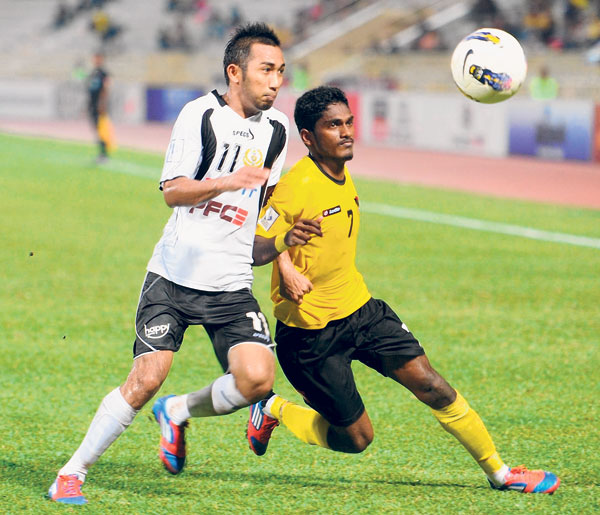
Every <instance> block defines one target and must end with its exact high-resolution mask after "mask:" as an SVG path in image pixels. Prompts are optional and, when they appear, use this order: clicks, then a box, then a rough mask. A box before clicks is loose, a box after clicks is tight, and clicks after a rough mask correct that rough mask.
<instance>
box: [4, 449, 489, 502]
mask: <svg viewBox="0 0 600 515" xmlns="http://www.w3.org/2000/svg"><path fill="white" fill-rule="evenodd" d="M61 463H62V462H61ZM58 466H60V465H57V463H56V462H54V460H49V459H40V460H35V461H34V460H28V461H22V462H20V463H18V462H15V461H10V460H7V459H2V458H0V470H2V471H3V474H2V475H3V476H4V477H3V479H4V480H6V481H7V482H8V483H13V484H19V485H20V486H21V487H23V488H25V489H26V490H29V491H30V492H31V495H32V497H39V498H40V499H41V498H45V496H46V493H47V491H48V488H49V487H50V485H51V484H52V481H53V480H54V478H55V477H56V476H55V474H56V471H57V468H58ZM199 466H202V465H200V464H196V465H195V466H194V467H190V468H189V469H187V470H186V471H184V472H183V473H182V474H181V475H179V476H172V475H171V474H169V473H167V472H166V471H165V470H162V469H160V468H159V467H160V465H159V464H158V463H157V464H156V467H151V468H147V467H142V466H140V463H139V462H124V461H120V462H118V463H117V462H114V461H112V462H111V461H100V462H98V463H97V464H96V465H95V466H94V469H93V471H92V473H91V474H90V476H89V481H88V483H89V486H90V487H92V488H94V487H96V488H100V489H105V490H108V491H111V490H112V491H117V490H119V491H123V492H125V493H127V495H132V494H134V495H140V496H145V495H147V494H148V493H151V494H152V496H170V495H181V494H182V489H184V490H187V489H188V488H189V487H190V485H197V484H199V483H206V482H207V483H210V484H221V485H226V484H228V483H230V484H231V485H232V487H234V488H239V486H240V485H244V489H246V490H249V491H252V490H256V489H261V490H262V489H265V488H267V487H269V485H273V486H281V485H293V486H294V488H317V489H324V490H330V491H339V490H343V491H349V490H350V489H351V488H353V487H354V486H356V485H357V484H358V483H360V485H361V488H363V489H364V488H369V486H371V487H373V488H374V489H377V488H380V487H381V486H382V485H389V486H390V487H398V486H406V487H415V488H427V489H429V488H441V489H443V488H451V489H456V488H461V489H471V490H481V489H486V490H487V489H488V487H487V486H486V485H481V486H473V485H469V484H460V483H456V482H452V481H435V482H433V481H427V482H423V481H419V480H418V479H415V478H414V477H412V478H410V479H409V478H406V479H402V478H398V479H395V478H393V477H386V478H372V479H371V478H365V477H355V476H345V475H343V474H341V473H338V474H337V475H331V474H324V475H323V476H319V475H317V474H307V473H285V472H273V471H272V470H263V471H261V470H258V469H257V470H255V471H252V472H236V471H235V470H220V469H217V468H215V467H214V465H212V464H211V465H210V468H208V467H207V468H206V469H205V470H202V471H200V470H198V468H199ZM257 466H258V465H257ZM186 483H187V485H186ZM136 485H137V486H136Z"/></svg>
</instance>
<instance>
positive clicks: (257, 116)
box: [211, 89, 263, 121]
mask: <svg viewBox="0 0 600 515" xmlns="http://www.w3.org/2000/svg"><path fill="white" fill-rule="evenodd" d="M211 93H212V94H213V95H214V96H215V98H216V99H217V102H219V105H220V106H221V107H227V108H228V109H229V110H230V111H231V112H232V113H234V114H235V115H236V116H239V117H240V118H241V119H242V120H252V121H259V120H260V117H261V116H262V114H263V111H259V112H258V113H256V114H254V115H252V116H249V117H248V118H244V117H242V116H240V115H239V114H238V113H236V112H235V111H234V110H233V109H231V107H229V104H228V103H227V102H225V100H223V97H222V96H221V95H219V93H218V92H217V90H216V89H213V90H212V91H211Z"/></svg>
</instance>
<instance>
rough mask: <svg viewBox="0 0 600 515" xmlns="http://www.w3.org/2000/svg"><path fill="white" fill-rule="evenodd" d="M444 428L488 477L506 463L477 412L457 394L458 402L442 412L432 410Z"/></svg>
mask: <svg viewBox="0 0 600 515" xmlns="http://www.w3.org/2000/svg"><path fill="white" fill-rule="evenodd" d="M431 411H432V412H433V415H434V416H435V418H437V419H438V421H439V423H440V424H441V425H442V427H443V428H444V429H445V430H446V431H448V433H450V434H451V435H454V437H456V439H457V440H458V441H459V442H460V443H461V444H462V445H463V447H464V448H465V449H467V451H469V452H470V453H471V456H473V458H475V460H476V461H477V464H478V465H479V466H480V467H481V468H482V469H483V471H484V472H485V473H486V474H487V475H488V476H492V475H493V474H494V473H495V472H498V471H499V470H500V469H501V468H502V467H503V466H504V462H503V461H502V460H501V459H500V456H498V453H497V452H496V447H495V446H494V442H493V441H492V438H491V437H490V435H489V433H488V432H487V429H486V428H485V425H484V424H483V421H482V420H481V418H480V417H479V415H478V414H477V412H476V411H475V410H474V409H473V408H471V407H470V406H469V404H468V403H467V401H466V400H465V399H464V397H463V396H462V395H461V394H460V393H458V392H456V400H455V401H454V402H453V403H452V404H450V405H449V406H446V407H445V408H442V409H440V410H435V409H432V410H431Z"/></svg>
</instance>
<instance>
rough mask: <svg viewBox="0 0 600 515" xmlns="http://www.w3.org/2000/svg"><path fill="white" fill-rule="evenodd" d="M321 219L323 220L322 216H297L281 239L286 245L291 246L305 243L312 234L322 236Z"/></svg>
mask: <svg viewBox="0 0 600 515" xmlns="http://www.w3.org/2000/svg"><path fill="white" fill-rule="evenodd" d="M321 220H323V217H322V216H319V217H318V218H315V219H314V220H311V219H309V218H299V219H298V220H297V221H296V223H295V224H294V225H293V227H292V228H291V229H290V230H289V231H288V232H287V233H286V235H285V238H284V239H283V241H284V242H285V244H286V245H287V246H288V247H293V246H294V245H306V244H307V243H308V242H309V241H310V239H311V238H312V237H313V236H323V232H322V231H321Z"/></svg>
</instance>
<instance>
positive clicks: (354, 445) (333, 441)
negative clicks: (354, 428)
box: [328, 432, 373, 454]
mask: <svg viewBox="0 0 600 515" xmlns="http://www.w3.org/2000/svg"><path fill="white" fill-rule="evenodd" d="M328 440H329V445H330V446H331V448H332V449H333V450H335V451H340V452H345V453H348V454H359V453H361V452H363V451H364V450H365V449H366V448H367V447H368V446H369V445H371V442H372V441H373V433H372V432H371V433H370V434H365V433H360V434H353V435H340V434H337V435H333V437H332V438H329V439H328Z"/></svg>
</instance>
